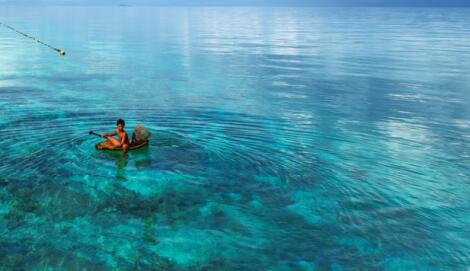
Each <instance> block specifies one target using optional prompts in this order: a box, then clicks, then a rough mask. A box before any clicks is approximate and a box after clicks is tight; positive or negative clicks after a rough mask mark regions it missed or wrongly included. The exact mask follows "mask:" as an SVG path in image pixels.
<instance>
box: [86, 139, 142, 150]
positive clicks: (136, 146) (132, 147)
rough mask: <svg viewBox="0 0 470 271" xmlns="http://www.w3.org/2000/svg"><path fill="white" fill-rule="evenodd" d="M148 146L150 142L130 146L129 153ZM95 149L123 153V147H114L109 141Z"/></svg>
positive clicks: (101, 143)
mask: <svg viewBox="0 0 470 271" xmlns="http://www.w3.org/2000/svg"><path fill="white" fill-rule="evenodd" d="M148 144H149V142H148V140H146V141H141V142H136V143H132V144H130V145H129V149H128V151H131V150H135V149H139V148H141V147H143V146H146V145H148ZM95 148H96V149H97V150H110V151H122V147H114V145H113V144H112V143H111V142H109V141H107V140H106V141H102V142H100V143H98V144H96V145H95Z"/></svg>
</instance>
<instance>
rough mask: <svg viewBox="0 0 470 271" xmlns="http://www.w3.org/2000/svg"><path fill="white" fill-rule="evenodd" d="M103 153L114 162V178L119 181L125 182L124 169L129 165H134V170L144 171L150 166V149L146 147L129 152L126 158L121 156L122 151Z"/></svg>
mask: <svg viewBox="0 0 470 271" xmlns="http://www.w3.org/2000/svg"><path fill="white" fill-rule="evenodd" d="M104 153H105V154H106V156H108V157H109V158H110V159H114V160H115V165H116V174H115V177H116V178H117V179H119V180H127V178H126V168H127V167H128V165H129V163H135V169H136V170H140V169H146V168H148V167H150V166H151V165H152V159H151V155H150V147H149V146H148V145H147V146H144V147H141V148H139V149H137V150H132V151H129V152H128V153H127V154H126V156H124V155H123V153H122V151H104Z"/></svg>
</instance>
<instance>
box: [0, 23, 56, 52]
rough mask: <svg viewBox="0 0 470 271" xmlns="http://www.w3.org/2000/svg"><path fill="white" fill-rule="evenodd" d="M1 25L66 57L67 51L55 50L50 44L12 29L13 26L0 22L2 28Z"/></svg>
mask: <svg viewBox="0 0 470 271" xmlns="http://www.w3.org/2000/svg"><path fill="white" fill-rule="evenodd" d="M1 25H3V26H5V27H6V28H8V29H10V30H13V31H15V32H16V33H18V34H20V35H22V36H25V37H26V38H28V39H32V40H34V41H35V42H37V43H40V44H42V45H44V46H47V47H49V48H51V49H52V50H54V51H56V52H58V53H59V55H61V56H65V51H64V50H61V49H59V48H55V47H53V46H51V45H49V44H47V43H45V42H42V41H40V40H38V39H37V38H35V37H32V36H30V35H28V34H26V33H23V32H21V31H19V30H17V29H15V28H14V27H12V26H10V25H7V24H5V23H2V22H0V26H1Z"/></svg>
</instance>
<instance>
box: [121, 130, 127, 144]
mask: <svg viewBox="0 0 470 271" xmlns="http://www.w3.org/2000/svg"><path fill="white" fill-rule="evenodd" d="M126 141H128V140H127V133H124V136H123V137H122V139H121V142H120V143H121V146H122V145H123V144H124V143H126Z"/></svg>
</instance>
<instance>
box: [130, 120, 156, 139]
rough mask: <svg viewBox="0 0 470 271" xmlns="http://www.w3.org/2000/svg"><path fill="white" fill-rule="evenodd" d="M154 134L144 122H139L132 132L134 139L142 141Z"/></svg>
mask: <svg viewBox="0 0 470 271" xmlns="http://www.w3.org/2000/svg"><path fill="white" fill-rule="evenodd" d="M151 136H152V133H150V132H149V130H147V129H146V128H145V127H144V126H143V125H142V124H137V125H136V126H135V128H134V132H133V133H132V141H134V142H141V141H147V140H149V139H150V137H151Z"/></svg>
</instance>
